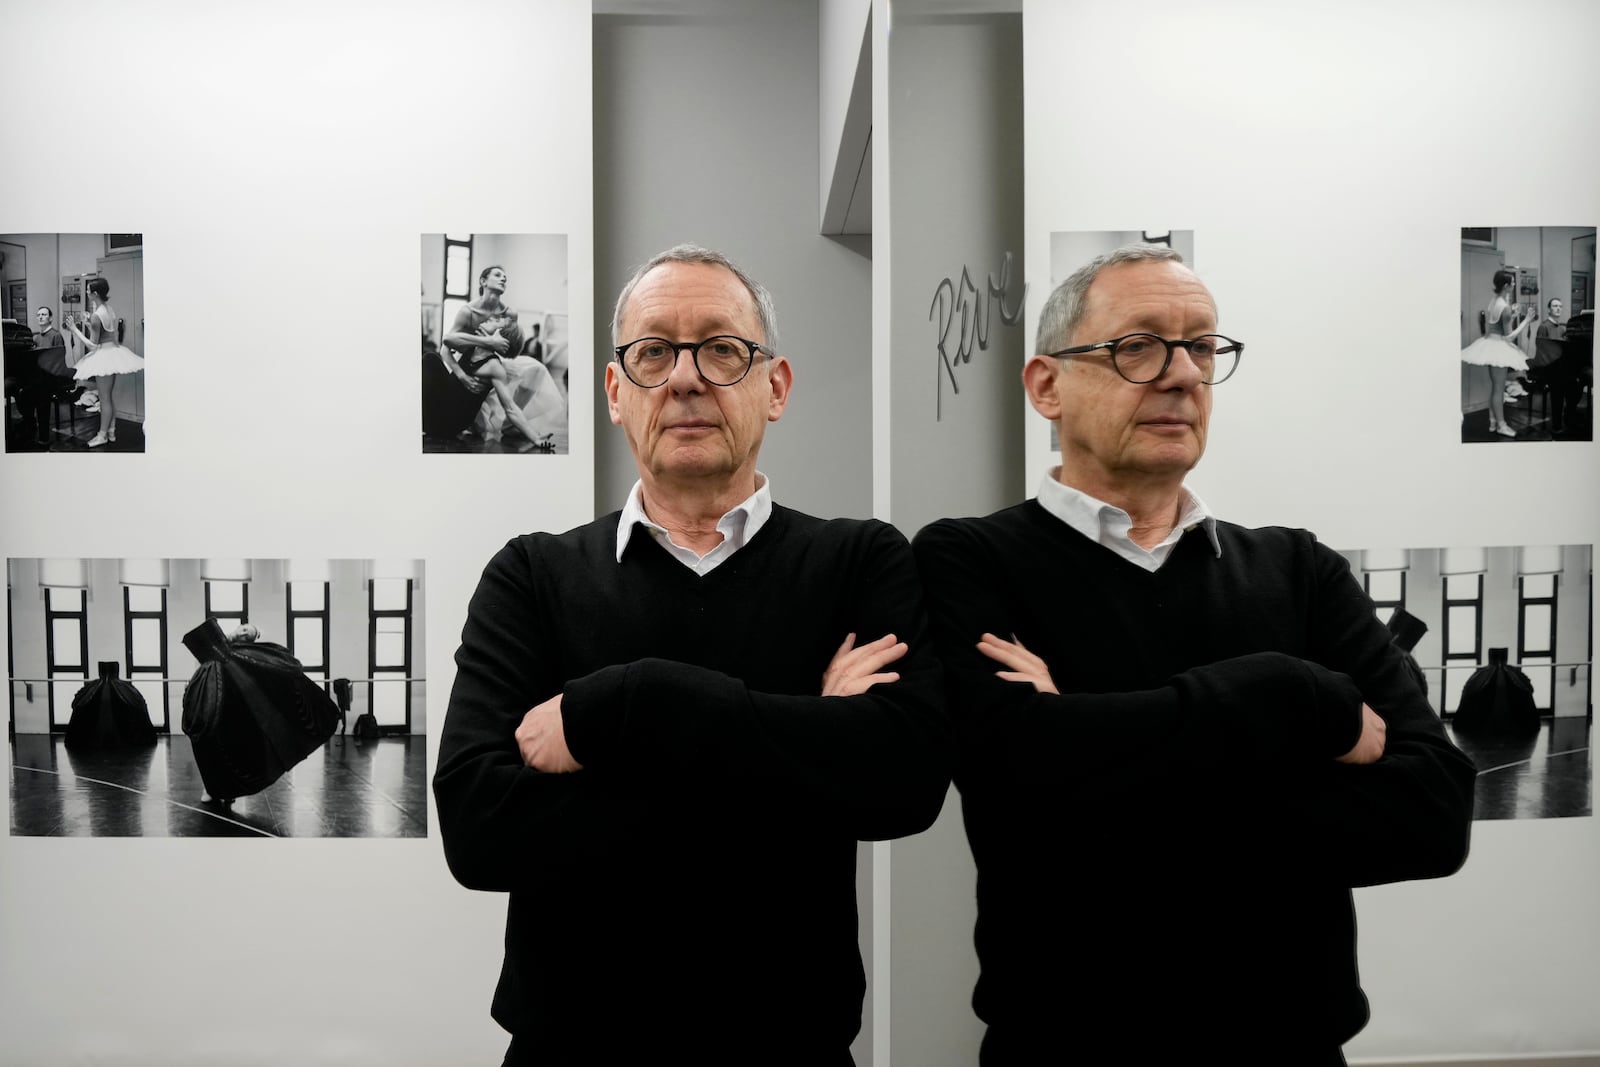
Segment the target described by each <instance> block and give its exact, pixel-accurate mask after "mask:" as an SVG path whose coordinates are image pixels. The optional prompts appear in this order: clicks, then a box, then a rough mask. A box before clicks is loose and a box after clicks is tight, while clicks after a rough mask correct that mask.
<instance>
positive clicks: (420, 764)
mask: <svg viewBox="0 0 1600 1067" xmlns="http://www.w3.org/2000/svg"><path fill="white" fill-rule="evenodd" d="M7 570H8V572H9V577H10V582H9V584H8V590H9V593H8V596H9V600H8V607H9V613H10V617H11V628H10V649H9V651H10V657H9V658H10V660H11V663H12V676H11V693H10V697H11V721H10V748H11V778H10V791H11V805H10V810H11V834H12V836H14V837H15V836H25V837H425V836H427V832H428V816H427V781H426V771H425V766H426V762H427V699H426V698H427V694H426V681H425V679H424V678H423V677H422V675H423V664H424V663H425V661H426V655H425V647H424V642H423V633H422V630H423V627H422V619H423V615H424V609H425V604H424V590H423V585H424V583H423V572H422V565H421V563H420V561H417V560H377V559H11V560H8V561H7ZM96 667H98V675H97V676H96V675H94V674H92V673H91V672H92V671H94V669H95V668H96Z"/></svg>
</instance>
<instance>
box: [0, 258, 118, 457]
mask: <svg viewBox="0 0 1600 1067" xmlns="http://www.w3.org/2000/svg"><path fill="white" fill-rule="evenodd" d="M0 287H3V290H4V301H5V317H6V321H5V383H6V410H5V431H6V432H5V447H6V451H7V452H143V451H144V450H145V435H144V428H145V375H144V365H145V359H144V357H145V343H144V328H145V321H144V235H143V234H138V233H3V234H0ZM30 326H31V327H33V330H32V332H29V329H28V327H30Z"/></svg>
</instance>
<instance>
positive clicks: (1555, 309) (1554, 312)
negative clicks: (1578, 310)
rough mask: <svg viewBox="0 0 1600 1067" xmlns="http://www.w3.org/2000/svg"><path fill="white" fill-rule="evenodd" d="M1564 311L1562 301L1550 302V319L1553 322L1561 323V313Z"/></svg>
mask: <svg viewBox="0 0 1600 1067" xmlns="http://www.w3.org/2000/svg"><path fill="white" fill-rule="evenodd" d="M1563 310H1564V309H1563V308H1562V305H1561V301H1559V300H1552V301H1550V318H1551V319H1552V320H1553V321H1556V322H1560V321H1561V312H1562V311H1563Z"/></svg>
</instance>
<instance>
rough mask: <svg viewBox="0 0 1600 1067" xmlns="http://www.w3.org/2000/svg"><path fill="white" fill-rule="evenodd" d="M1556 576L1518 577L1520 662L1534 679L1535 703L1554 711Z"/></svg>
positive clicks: (1518, 654)
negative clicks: (1552, 689) (1552, 698)
mask: <svg viewBox="0 0 1600 1067" xmlns="http://www.w3.org/2000/svg"><path fill="white" fill-rule="evenodd" d="M1555 655H1556V576H1555V575H1554V574H1528V575H1524V576H1522V577H1521V578H1518V579H1517V662H1518V663H1519V664H1521V666H1522V670H1523V673H1525V674H1526V675H1527V676H1528V679H1529V680H1530V681H1531V682H1533V703H1534V706H1535V707H1537V708H1538V709H1539V712H1540V713H1541V714H1543V715H1549V714H1550V713H1551V706H1550V699H1551V698H1550V694H1551V686H1552V684H1553V683H1554V680H1555V677H1554V676H1555V669H1554V667H1553V666H1549V665H1550V664H1554V663H1555V661H1556V659H1555Z"/></svg>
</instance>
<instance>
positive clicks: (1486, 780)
mask: <svg viewBox="0 0 1600 1067" xmlns="http://www.w3.org/2000/svg"><path fill="white" fill-rule="evenodd" d="M1593 732H1594V724H1593V723H1591V722H1589V721H1588V720H1587V719H1586V718H1584V717H1583V716H1572V717H1569V718H1568V717H1564V718H1559V719H1552V718H1549V717H1546V718H1545V719H1544V720H1543V721H1542V722H1541V723H1540V724H1539V733H1538V735H1537V736H1535V737H1531V738H1526V739H1523V740H1520V741H1486V740H1483V739H1473V738H1466V737H1462V736H1461V735H1459V734H1457V733H1456V732H1455V731H1454V730H1451V731H1450V739H1451V740H1452V741H1454V742H1455V743H1456V744H1457V745H1458V746H1460V748H1461V751H1463V752H1465V753H1466V754H1467V755H1468V756H1471V757H1472V762H1474V763H1476V764H1477V765H1478V791H1477V800H1476V802H1475V804H1474V805H1473V813H1472V817H1473V818H1474V819H1559V818H1571V817H1574V816H1583V815H1589V814H1591V813H1592V810H1593V805H1592V804H1591V803H1590V800H1589V798H1590V767H1591V764H1592V761H1591V759H1590V754H1589V751H1590V750H1589V741H1590V738H1591V736H1592V735H1593Z"/></svg>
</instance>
